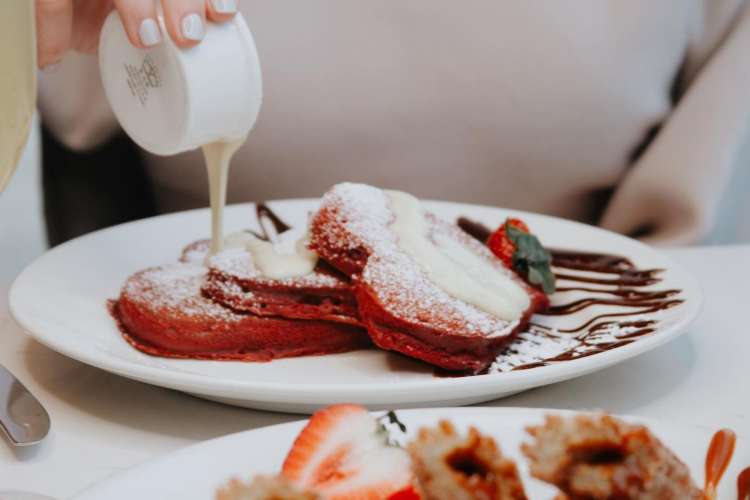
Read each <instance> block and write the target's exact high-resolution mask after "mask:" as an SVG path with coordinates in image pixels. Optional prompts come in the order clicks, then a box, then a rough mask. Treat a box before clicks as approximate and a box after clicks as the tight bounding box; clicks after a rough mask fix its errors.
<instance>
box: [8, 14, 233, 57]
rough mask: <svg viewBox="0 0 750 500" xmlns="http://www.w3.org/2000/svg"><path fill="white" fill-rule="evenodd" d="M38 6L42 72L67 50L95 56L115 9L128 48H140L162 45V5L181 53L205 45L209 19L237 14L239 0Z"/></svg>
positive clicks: (38, 38)
mask: <svg viewBox="0 0 750 500" xmlns="http://www.w3.org/2000/svg"><path fill="white" fill-rule="evenodd" d="M12 1H16V0H12ZM19 1H25V0H19ZM35 1H36V25H37V55H38V63H39V67H40V68H44V67H47V66H50V65H53V64H55V63H57V62H59V61H60V60H61V59H62V58H63V56H65V54H66V53H67V52H68V51H69V50H77V51H79V52H89V53H93V52H96V49H97V46H98V45H99V32H100V31H101V29H102V24H103V23H104V20H105V19H106V17H107V15H108V14H109V13H110V11H111V10H112V9H117V11H118V12H119V14H120V18H121V19H122V22H123V24H124V26H125V31H127V33H128V38H129V39H130V42H131V43H132V44H133V45H135V46H136V47H140V48H145V47H150V46H153V45H156V44H158V43H160V42H161V41H162V40H163V37H164V34H163V33H162V32H161V29H160V28H159V23H158V22H157V20H156V12H157V11H156V2H157V1H160V2H161V5H162V10H163V11H164V22H165V24H166V27H167V31H168V33H169V36H170V37H171V38H172V40H174V42H175V44H177V45H178V46H180V47H191V46H193V45H195V44H197V43H199V42H200V41H201V40H202V39H203V35H204V34H205V23H206V19H207V18H208V20H210V21H215V22H224V21H228V20H230V19H231V18H232V17H233V16H234V14H235V13H236V11H237V3H236V0H35Z"/></svg>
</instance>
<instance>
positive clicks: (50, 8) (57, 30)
mask: <svg viewBox="0 0 750 500" xmlns="http://www.w3.org/2000/svg"><path fill="white" fill-rule="evenodd" d="M72 27H73V0H36V29H37V48H36V50H37V64H38V65H39V67H40V68H44V67H46V66H50V65H52V64H55V63H57V62H59V61H60V60H61V59H62V58H63V56H64V55H65V53H66V52H67V51H68V49H69V48H70V39H71V32H72Z"/></svg>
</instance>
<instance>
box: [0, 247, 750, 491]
mask: <svg viewBox="0 0 750 500" xmlns="http://www.w3.org/2000/svg"><path fill="white" fill-rule="evenodd" d="M748 252H750V246H736V247H706V248H695V249H689V250H680V251H670V252H669V254H670V256H672V257H674V258H675V259H676V260H677V261H678V262H679V263H680V264H682V265H684V266H685V267H686V268H688V269H690V270H691V271H693V272H694V273H695V275H696V278H697V279H698V281H699V282H700V285H701V286H702V287H703V290H704V291H705V296H706V302H705V307H704V309H703V312H702V313H701V315H700V316H699V318H698V319H697V321H696V323H695V324H694V325H693V326H692V327H691V328H690V331H689V332H688V333H687V334H685V335H684V336H682V337H680V338H679V339H677V340H675V341H673V342H671V343H669V344H667V345H665V346H663V347H661V348H659V349H656V350H654V351H652V352H649V353H647V354H644V355H643V356H639V357H637V358H635V359H632V360H629V361H626V362H624V363H622V364H619V365H616V366H614V367H612V368H609V369H606V370H603V371H599V372H596V373H593V374H591V375H587V376H583V377H580V378H577V379H575V380H570V381H567V382H562V383H559V384H554V385H551V386H547V387H543V388H540V389H535V390H532V391H528V392H525V393H522V394H519V395H516V396H512V397H510V398H506V399H502V400H498V401H496V402H493V403H487V404H488V405H492V406H500V405H502V406H531V407H543V408H561V409H594V408H599V409H606V410H609V411H612V412H616V413H625V414H631V415H636V416H642V417H649V418H655V419H660V420H663V421H671V422H675V423H682V424H691V425H696V424H697V425H703V426H706V428H707V429H709V430H711V431H713V430H716V429H717V428H718V427H729V428H732V429H734V430H735V431H736V432H737V433H738V434H740V435H742V436H743V437H744V438H746V439H747V438H750V426H749V425H748V422H750V398H747V397H742V396H743V395H746V392H742V391H743V390H745V391H746V387H745V385H743V381H746V380H747V356H748V353H750V335H748V334H747V314H746V313H745V309H746V302H747V299H746V295H747V294H746V293H745V283H747V282H749V281H750V261H748V259H747V258H746V257H747V254H748ZM727 262H730V263H732V265H731V266H727V265H726V263H727ZM5 264H6V263H5V262H0V275H3V273H2V266H4V265H5ZM9 286H10V283H9V282H0V345H2V346H3V348H2V349H0V364H3V365H4V366H6V367H7V368H8V369H10V370H11V371H12V372H13V373H14V374H15V375H16V376H17V377H18V378H19V379H20V380H21V382H22V383H23V384H24V385H26V387H28V388H29V389H30V390H31V391H32V392H33V393H34V394H35V395H36V396H37V397H38V398H39V399H40V401H41V402H42V404H44V405H45V407H46V408H47V410H48V411H49V413H50V416H51V418H52V430H51V432H50V435H49V436H48V438H47V439H46V440H45V441H44V442H43V443H42V444H41V445H40V446H38V447H34V448H30V449H23V450H18V451H17V452H14V451H13V450H12V449H11V448H10V447H8V446H6V445H5V444H4V443H0V489H26V490H35V491H37V492H39V493H45V494H48V495H52V496H54V497H55V498H58V499H63V498H68V497H69V496H70V495H72V494H74V493H76V492H78V491H80V490H81V489H83V488H85V487H86V486H88V485H90V484H92V483H94V482H96V481H99V480H101V479H104V478H106V477H107V476H109V475H111V474H114V473H116V472H119V471H121V470H123V469H125V468H127V467H130V466H132V465H135V464H138V463H140V462H143V461H144V460H148V459H149V458H152V457H154V456H157V455H161V454H163V453H166V452H168V451H172V450H175V449H177V448H179V447H182V446H185V445H188V444H192V443H194V442H196V441H201V440H205V439H210V438H214V437H219V436H223V435H225V434H229V433H232V432H238V431H242V430H246V429H252V428H255V427H261V426H265V425H271V424H276V423H281V422H287V421H291V420H297V419H299V418H300V417H299V416H294V415H281V414H274V413H267V412H261V411H254V410H247V409H242V408H234V407H230V406H225V405H221V404H217V403H211V402H207V401H203V400H201V399H198V398H194V397H192V396H187V395H184V394H180V393H178V392H175V391H170V390H167V389H162V388H158V387H153V386H149V385H146V384H142V383H139V382H134V381H132V380H128V379H125V378H122V377H118V376H116V375H112V374H109V373H106V372H103V371H101V370H98V369H96V368H91V367H89V366H87V365H83V364H81V363H78V362H76V361H73V360H71V359H68V358H66V357H64V356H62V355H60V354H57V353H55V352H53V351H51V350H49V349H47V348H46V347H44V346H42V345H41V344H39V343H37V342H34V341H32V340H30V339H29V338H28V337H27V336H26V335H24V333H23V331H22V330H21V329H20V328H19V327H18V326H17V325H16V324H15V323H14V322H13V321H12V319H11V318H10V315H9V313H8V311H7V306H6V304H7V289H8V287H9Z"/></svg>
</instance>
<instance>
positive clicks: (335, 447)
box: [281, 404, 413, 500]
mask: <svg viewBox="0 0 750 500" xmlns="http://www.w3.org/2000/svg"><path fill="white" fill-rule="evenodd" d="M281 474H282V475H283V476H284V477H286V478H287V479H289V480H290V481H292V482H293V483H295V484H297V485H298V486H301V487H304V488H310V489H313V490H316V491H318V492H320V493H322V494H324V495H325V496H326V498H329V499H331V500H371V499H372V500H376V499H378V500H380V499H384V498H388V497H389V496H391V495H393V494H394V493H397V492H399V491H401V490H404V489H406V488H408V487H410V485H411V481H412V478H413V474H412V470H411V459H410V458H409V455H408V453H407V452H406V451H405V450H403V449H402V448H398V447H395V446H390V445H389V444H388V434H387V432H385V431H384V430H383V428H382V427H381V426H380V425H379V424H378V422H377V420H375V418H373V417H372V416H371V415H370V414H369V413H368V412H367V410H366V409H365V408H363V407H361V406H358V405H351V404H341V405H334V406H329V407H328V408H325V409H323V410H320V411H317V412H315V414H314V415H313V416H312V418H311V419H310V421H309V422H308V424H307V426H306V427H305V428H304V429H303V430H302V432H301V433H300V434H299V436H297V439H296V440H295V442H294V445H292V449H291V450H290V451H289V454H288V455H287V456H286V459H285V460H284V466H283V467H282V470H281Z"/></svg>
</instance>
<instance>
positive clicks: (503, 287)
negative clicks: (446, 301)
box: [387, 191, 530, 321]
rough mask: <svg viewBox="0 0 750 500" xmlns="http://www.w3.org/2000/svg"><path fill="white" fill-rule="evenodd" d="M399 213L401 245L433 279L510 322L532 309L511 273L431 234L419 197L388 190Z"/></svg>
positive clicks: (396, 225) (396, 224)
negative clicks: (504, 271)
mask: <svg viewBox="0 0 750 500" xmlns="http://www.w3.org/2000/svg"><path fill="white" fill-rule="evenodd" d="M387 194H388V198H389V199H390V208H391V211H392V212H393V214H394V215H395V221H394V222H393V223H392V224H391V226H390V227H391V230H392V231H393V232H394V233H395V235H396V237H397V240H398V246H399V248H400V249H401V250H402V251H404V252H405V253H406V254H407V255H409V256H410V257H411V258H412V259H414V260H415V261H416V262H417V263H418V264H419V265H420V266H421V267H422V269H423V271H424V272H425V273H426V274H427V276H428V277H429V279H430V281H432V282H433V283H435V284H436V285H437V286H438V287H439V288H441V289H442V290H443V291H445V292H446V293H448V294H449V295H451V296H452V297H455V298H457V299H460V300H463V301H464V302H467V303H469V304H471V305H473V306H475V307H477V308H478V309H480V310H482V311H485V312H487V313H489V314H492V315H493V316H496V317H498V318H501V319H504V320H506V321H514V320H517V319H519V318H520V317H521V315H522V314H523V312H524V311H525V310H526V309H528V307H529V303H530V299H529V296H528V295H527V294H526V291H525V290H524V289H523V288H522V287H521V286H520V285H519V284H518V283H516V282H515V281H514V280H513V279H512V278H511V277H510V276H508V275H506V274H505V273H503V272H501V271H500V270H499V269H497V268H496V267H495V266H493V265H491V264H490V263H489V262H487V260H485V259H484V258H482V257H480V256H478V255H476V254H475V253H473V252H472V251H470V250H469V249H467V248H466V247H464V246H463V245H461V244H460V243H458V242H457V241H455V240H454V239H452V238H450V237H447V236H445V235H441V234H439V233H437V232H436V234H433V235H432V236H433V237H432V238H430V237H429V234H428V232H429V226H428V223H427V221H426V220H425V217H424V214H423V212H422V208H421V206H420V203H419V200H418V199H417V198H415V197H414V196H412V195H410V194H407V193H402V192H400V191H387Z"/></svg>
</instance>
